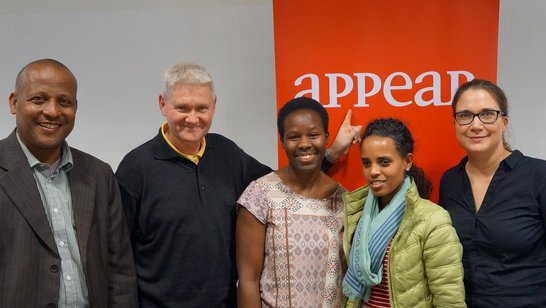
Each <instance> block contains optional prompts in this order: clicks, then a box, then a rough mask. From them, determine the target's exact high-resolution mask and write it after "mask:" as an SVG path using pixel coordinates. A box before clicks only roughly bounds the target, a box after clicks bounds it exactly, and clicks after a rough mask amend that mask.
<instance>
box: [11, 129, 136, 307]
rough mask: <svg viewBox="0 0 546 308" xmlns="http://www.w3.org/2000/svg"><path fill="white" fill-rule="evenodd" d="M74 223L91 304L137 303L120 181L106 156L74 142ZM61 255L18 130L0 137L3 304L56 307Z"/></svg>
mask: <svg viewBox="0 0 546 308" xmlns="http://www.w3.org/2000/svg"><path fill="white" fill-rule="evenodd" d="M71 152H72V157H73V161H74V167H73V168H72V169H71V170H70V171H69V172H68V178H69V184H70V190H71V195H72V207H73V210H74V223H75V228H76V235H77V240H78V244H79V248H80V255H81V259H82V264H83V271H84V273H85V279H86V283H87V288H88V290H89V300H90V302H91V305H92V306H93V307H109V306H110V307H112V306H114V307H137V295H136V278H135V270H134V262H133V256H132V251H131V246H130V241H129V235H128V231H127V224H126V221H125V218H124V216H123V210H122V207H121V201H120V195H119V190H118V185H117V184H116V181H115V178H114V175H113V173H112V169H111V168H110V166H109V165H107V164H106V163H104V162H102V161H100V160H98V159H96V158H94V157H92V156H91V155H88V154H86V153H83V152H81V151H78V150H76V149H71ZM60 271H61V259H60V257H59V253H58V251H57V246H56V244H55V240H54V237H53V233H52V232H51V228H50V226H49V222H48V219H47V216H46V213H45V210H44V206H43V204H42V199H41V197H40V193H39V191H38V188H37V184H36V181H35V179H34V176H33V173H32V170H31V169H30V166H29V164H28V161H27V158H26V156H25V154H24V153H23V150H22V149H21V146H20V145H19V143H18V141H17V137H16V134H15V131H14V132H12V133H11V134H10V135H9V136H8V137H7V138H6V139H4V140H1V141H0V307H56V305H57V303H58V299H59V287H60V274H61V273H60Z"/></svg>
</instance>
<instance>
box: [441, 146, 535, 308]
mask: <svg viewBox="0 0 546 308" xmlns="http://www.w3.org/2000/svg"><path fill="white" fill-rule="evenodd" d="M467 162H468V158H465V159H463V160H462V161H461V162H460V163H459V164H458V165H457V166H455V167H454V168H451V169H450V170H448V171H447V172H446V173H445V174H444V175H443V177H442V181H441V185H440V201H439V203H440V205H441V206H443V207H444V208H445V209H446V210H448V211H449V213H450V215H451V218H452V220H453V226H454V227H455V229H456V230H457V234H458V235H459V238H460V240H461V243H462V245H463V265H464V270H465V277H464V280H465V288H466V298H467V305H468V307H546V235H545V230H546V161H544V160H540V159H535V158H531V157H526V156H524V155H523V154H522V153H521V152H519V151H514V152H512V154H510V155H509V156H508V157H507V158H506V159H504V160H503V161H502V162H501V163H500V164H499V167H498V169H497V171H496V172H495V175H494V176H493V178H492V179H491V183H490V184H489V187H488V188H487V192H486V194H485V197H484V199H483V202H482V205H481V207H480V209H479V210H478V212H476V207H475V204H474V198H473V195H472V187H471V186H470V180H469V178H468V175H467V173H466V170H465V165H466V163H467Z"/></svg>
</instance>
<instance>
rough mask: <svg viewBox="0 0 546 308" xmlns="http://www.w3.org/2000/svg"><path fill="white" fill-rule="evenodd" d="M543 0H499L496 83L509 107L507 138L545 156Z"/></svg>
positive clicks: (525, 150) (545, 7)
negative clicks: (504, 94)
mask: <svg viewBox="0 0 546 308" xmlns="http://www.w3.org/2000/svg"><path fill="white" fill-rule="evenodd" d="M544 12H546V1H544V0H526V1H518V0H501V9H500V27H499V60H498V80H497V81H498V84H499V86H500V87H501V88H503V90H504V91H505V92H506V96H507V97H508V103H509V106H510V108H511V109H510V110H509V113H510V120H511V130H510V131H509V134H508V136H509V141H510V144H511V145H512V147H513V148H517V149H519V150H521V151H522V152H523V153H524V154H526V155H529V156H534V157H539V158H542V159H546V138H545V135H546V57H545V54H546V32H545V30H546V18H545V17H544Z"/></svg>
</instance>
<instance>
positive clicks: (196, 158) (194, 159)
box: [161, 123, 207, 165]
mask: <svg viewBox="0 0 546 308" xmlns="http://www.w3.org/2000/svg"><path fill="white" fill-rule="evenodd" d="M168 130H169V126H168V125H167V123H165V124H163V125H162V126H161V135H163V138H164V139H165V141H166V142H167V144H168V145H169V146H170V147H171V148H172V149H173V151H175V152H176V154H178V155H180V156H182V157H185V158H187V159H189V160H190V161H192V162H193V163H194V164H196V165H197V164H199V160H200V159H201V157H203V154H204V153H205V147H206V146H207V142H206V140H205V137H203V140H201V145H200V146H199V151H198V152H197V153H196V154H195V155H191V154H186V153H184V152H182V151H180V150H179V149H178V148H177V147H175V146H174V144H173V143H172V142H171V141H170V140H169V138H167V131H168Z"/></svg>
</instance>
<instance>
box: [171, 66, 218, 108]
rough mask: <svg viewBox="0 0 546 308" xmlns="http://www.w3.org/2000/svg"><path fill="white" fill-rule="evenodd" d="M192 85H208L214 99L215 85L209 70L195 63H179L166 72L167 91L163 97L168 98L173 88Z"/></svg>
mask: <svg viewBox="0 0 546 308" xmlns="http://www.w3.org/2000/svg"><path fill="white" fill-rule="evenodd" d="M179 83H182V84H190V85H208V86H209V87H210V90H211V93H212V98H213V99H214V98H215V97H216V95H215V94H214V84H213V82H212V77H211V76H210V74H209V72H208V71H207V69H206V68H205V67H204V66H202V65H199V64H195V63H178V64H175V65H174V66H173V67H171V68H170V69H168V70H167V71H166V72H165V90H164V92H163V95H164V96H165V97H167V96H168V95H169V92H170V91H171V89H172V87H173V86H174V85H176V84H179Z"/></svg>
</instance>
